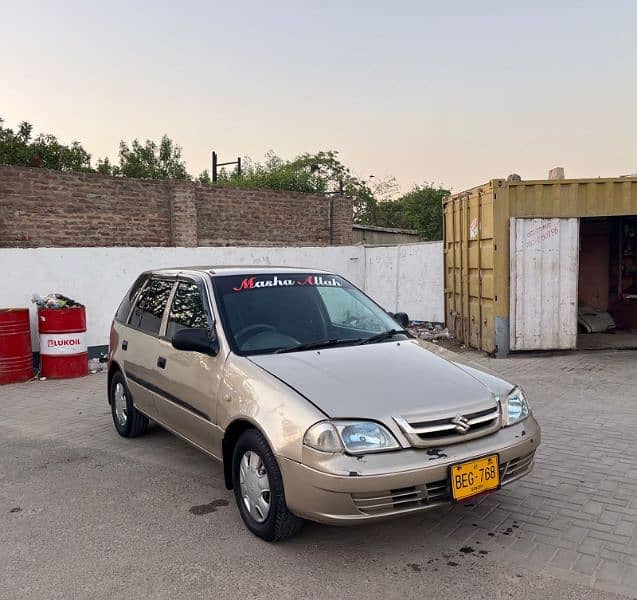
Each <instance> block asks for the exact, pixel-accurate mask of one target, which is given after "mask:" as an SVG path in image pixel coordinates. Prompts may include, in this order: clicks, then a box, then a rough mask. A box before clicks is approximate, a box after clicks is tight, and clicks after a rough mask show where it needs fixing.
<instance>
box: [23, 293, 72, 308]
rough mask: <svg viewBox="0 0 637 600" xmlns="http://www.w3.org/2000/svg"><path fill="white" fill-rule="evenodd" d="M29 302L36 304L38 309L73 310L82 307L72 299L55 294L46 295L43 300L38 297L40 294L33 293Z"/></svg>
mask: <svg viewBox="0 0 637 600" xmlns="http://www.w3.org/2000/svg"><path fill="white" fill-rule="evenodd" d="M31 302H33V304H37V305H38V306H39V307H40V308H73V307H76V306H84V305H83V304H80V303H79V302H77V301H76V300H73V298H69V297H68V296H64V295H63V294H56V293H52V294H47V295H46V296H44V298H43V297H42V296H40V294H37V293H34V294H33V296H31Z"/></svg>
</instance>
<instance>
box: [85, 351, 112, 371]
mask: <svg viewBox="0 0 637 600" xmlns="http://www.w3.org/2000/svg"><path fill="white" fill-rule="evenodd" d="M107 367H108V357H107V356H106V353H105V352H102V353H101V354H100V355H99V357H97V358H91V359H90V360H89V361H88V372H89V373H90V374H91V375H94V374H95V373H103V372H104V371H106V369H107Z"/></svg>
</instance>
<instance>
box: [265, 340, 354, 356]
mask: <svg viewBox="0 0 637 600" xmlns="http://www.w3.org/2000/svg"><path fill="white" fill-rule="evenodd" d="M360 341H361V338H354V339H345V340H339V339H331V340H315V341H313V342H307V343H305V344H297V345H296V346H289V347H288V348H279V349H278V350H275V351H274V353H275V354H285V353H286V352H301V351H302V350H316V349H318V348H330V347H331V346H340V345H345V344H357V343H359V342H360Z"/></svg>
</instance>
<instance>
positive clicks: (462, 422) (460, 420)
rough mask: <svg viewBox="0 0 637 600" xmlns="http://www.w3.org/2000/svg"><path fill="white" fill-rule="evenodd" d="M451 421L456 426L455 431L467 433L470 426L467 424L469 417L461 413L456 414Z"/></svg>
mask: <svg viewBox="0 0 637 600" xmlns="http://www.w3.org/2000/svg"><path fill="white" fill-rule="evenodd" d="M451 422H452V423H453V424H454V425H455V426H456V431H457V432H458V433H467V431H469V429H470V427H471V425H469V419H467V417H463V416H462V415H456V416H455V417H454V418H453V419H451Z"/></svg>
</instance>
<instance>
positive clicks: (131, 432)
mask: <svg viewBox="0 0 637 600" xmlns="http://www.w3.org/2000/svg"><path fill="white" fill-rule="evenodd" d="M120 393H123V394H124V396H123V398H120V396H119V395H120ZM108 395H109V397H108V400H109V403H110V405H111V415H112V417H113V424H114V425H115V429H116V430H117V433H119V434H120V435H121V436H122V437H126V438H132V437H138V436H140V435H144V434H145V433H146V430H147V429H148V417H147V416H146V415H143V414H142V413H140V412H139V411H138V410H137V409H136V408H135V406H134V404H133V398H132V396H131V393H130V391H129V390H128V386H127V385H126V381H125V380H124V376H123V375H122V373H121V371H117V372H116V373H115V374H114V375H113V377H111V381H110V384H109V386H108ZM122 401H123V405H124V406H125V408H124V407H123V406H122ZM122 408H124V410H122Z"/></svg>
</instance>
